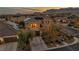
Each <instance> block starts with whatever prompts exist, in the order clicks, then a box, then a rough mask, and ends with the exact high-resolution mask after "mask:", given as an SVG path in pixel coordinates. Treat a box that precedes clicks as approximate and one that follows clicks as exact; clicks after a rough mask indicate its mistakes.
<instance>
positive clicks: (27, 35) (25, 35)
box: [18, 31, 33, 50]
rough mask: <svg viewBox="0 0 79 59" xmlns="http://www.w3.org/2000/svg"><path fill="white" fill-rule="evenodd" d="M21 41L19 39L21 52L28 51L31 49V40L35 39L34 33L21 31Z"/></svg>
mask: <svg viewBox="0 0 79 59" xmlns="http://www.w3.org/2000/svg"><path fill="white" fill-rule="evenodd" d="M18 36H19V39H18V48H19V50H28V49H30V48H29V46H28V45H29V39H32V38H33V35H32V32H30V31H28V32H25V31H20V33H19V34H18Z"/></svg>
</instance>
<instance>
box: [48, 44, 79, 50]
mask: <svg viewBox="0 0 79 59" xmlns="http://www.w3.org/2000/svg"><path fill="white" fill-rule="evenodd" d="M47 51H79V43H77V44H74V45H71V46H66V47H62V48H58V49H51V50H47Z"/></svg>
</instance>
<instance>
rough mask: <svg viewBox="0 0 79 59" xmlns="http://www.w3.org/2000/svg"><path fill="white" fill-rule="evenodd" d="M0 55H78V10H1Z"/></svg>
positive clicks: (8, 8) (45, 8)
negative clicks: (7, 53) (22, 52)
mask: <svg viewBox="0 0 79 59" xmlns="http://www.w3.org/2000/svg"><path fill="white" fill-rule="evenodd" d="M0 51H79V8H72V7H68V8H64V7H0Z"/></svg>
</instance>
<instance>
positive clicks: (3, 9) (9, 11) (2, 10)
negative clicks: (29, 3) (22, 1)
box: [0, 7, 38, 15]
mask: <svg viewBox="0 0 79 59" xmlns="http://www.w3.org/2000/svg"><path fill="white" fill-rule="evenodd" d="M37 11H38V10H36V9H30V8H20V7H0V15H2V14H16V13H21V14H31V13H34V12H37Z"/></svg>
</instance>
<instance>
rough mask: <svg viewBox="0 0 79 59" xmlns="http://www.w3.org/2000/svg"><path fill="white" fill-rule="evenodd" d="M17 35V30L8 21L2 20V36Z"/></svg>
mask: <svg viewBox="0 0 79 59" xmlns="http://www.w3.org/2000/svg"><path fill="white" fill-rule="evenodd" d="M11 35H16V30H15V29H14V28H12V26H9V25H8V24H6V23H3V22H1V21H0V37H3V36H11Z"/></svg>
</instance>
